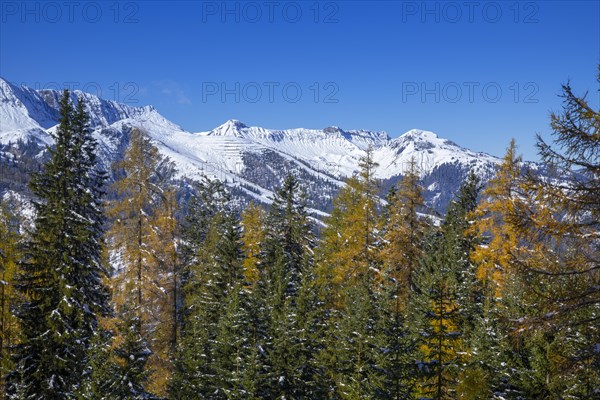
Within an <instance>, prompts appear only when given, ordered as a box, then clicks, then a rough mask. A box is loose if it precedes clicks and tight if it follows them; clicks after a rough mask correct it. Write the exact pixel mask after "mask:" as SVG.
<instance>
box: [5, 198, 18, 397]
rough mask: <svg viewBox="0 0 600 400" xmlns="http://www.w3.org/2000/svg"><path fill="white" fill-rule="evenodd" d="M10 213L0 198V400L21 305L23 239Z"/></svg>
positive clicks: (11, 206) (9, 363)
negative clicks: (19, 280)
mask: <svg viewBox="0 0 600 400" xmlns="http://www.w3.org/2000/svg"><path fill="white" fill-rule="evenodd" d="M13 209H14V206H13V205H12V204H11V202H10V201H3V200H2V199H1V198H0V360H1V361H0V399H5V398H6V397H5V396H6V386H5V380H4V379H5V376H6V375H7V374H8V373H9V372H10V371H12V370H13V368H14V364H13V360H12V357H11V354H12V351H13V348H14V347H15V346H16V345H17V344H18V342H19V336H20V334H19V324H18V320H17V318H16V317H15V315H14V314H13V308H14V307H15V306H16V305H17V304H18V303H19V302H20V301H21V299H20V297H21V296H20V295H19V292H18V291H17V290H16V289H15V284H16V278H17V274H18V260H19V243H20V241H21V240H22V238H21V233H20V229H19V220H18V219H17V216H16V215H15V214H14V211H13Z"/></svg>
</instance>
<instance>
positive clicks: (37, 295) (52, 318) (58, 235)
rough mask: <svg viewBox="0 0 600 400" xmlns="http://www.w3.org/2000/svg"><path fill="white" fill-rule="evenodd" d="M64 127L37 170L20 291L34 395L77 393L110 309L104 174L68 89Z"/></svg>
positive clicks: (27, 385)
mask: <svg viewBox="0 0 600 400" xmlns="http://www.w3.org/2000/svg"><path fill="white" fill-rule="evenodd" d="M60 115H61V118H60V124H59V126H58V128H57V130H56V133H55V134H54V139H55V146H54V148H50V149H48V151H49V153H50V160H49V161H48V163H47V164H46V165H45V166H44V169H43V171H42V172H40V173H37V174H33V176H32V180H31V184H30V188H31V191H32V192H33V194H34V195H35V196H36V200H35V201H34V202H33V205H34V207H35V211H36V217H35V229H34V230H33V232H31V234H30V239H29V240H28V242H27V244H26V246H25V251H24V259H23V264H22V274H21V276H20V282H19V289H20V290H21V291H22V292H23V293H24V294H25V295H26V296H27V301H26V302H24V303H23V304H22V305H21V306H20V308H19V311H18V317H19V320H20V323H21V326H22V331H23V341H22V343H21V344H20V345H19V348H18V349H17V353H16V363H17V368H18V369H19V370H21V371H22V372H23V373H24V374H25V376H26V379H25V382H24V387H21V388H19V387H13V388H12V393H16V392H17V391H22V392H23V393H26V396H28V398H32V399H38V398H39V399H69V398H74V396H75V392H76V391H77V390H78V388H79V386H80V384H81V382H82V380H83V376H82V374H83V373H84V371H86V363H87V357H86V356H87V349H88V347H89V346H90V342H91V341H92V340H93V338H94V335H95V334H96V331H97V329H98V317H99V316H102V315H106V314H107V313H108V312H109V311H110V308H109V305H108V293H107V290H106V288H105V287H104V285H103V282H102V277H103V276H105V274H106V271H105V270H104V268H103V266H102V263H101V250H102V242H101V238H102V225H103V217H102V208H101V202H100V195H101V194H102V192H101V190H102V188H101V185H102V182H103V179H104V175H103V174H101V173H99V172H98V170H97V169H96V159H95V154H94V152H95V146H96V143H95V141H94V140H93V138H92V136H91V133H90V130H89V128H88V124H87V117H86V114H85V111H84V106H83V103H82V102H81V100H80V102H79V104H78V106H77V110H73V106H72V105H71V103H70V96H69V92H68V91H65V92H64V93H63V97H62V98H61V101H60Z"/></svg>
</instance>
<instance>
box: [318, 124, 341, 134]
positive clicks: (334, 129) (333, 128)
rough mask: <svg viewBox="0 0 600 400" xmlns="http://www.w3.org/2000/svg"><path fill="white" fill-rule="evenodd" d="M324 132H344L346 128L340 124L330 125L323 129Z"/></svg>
mask: <svg viewBox="0 0 600 400" xmlns="http://www.w3.org/2000/svg"><path fill="white" fill-rule="evenodd" d="M323 132H325V133H343V132H344V130H343V129H342V128H340V127H339V126H335V125H333V126H328V127H327V128H325V129H323Z"/></svg>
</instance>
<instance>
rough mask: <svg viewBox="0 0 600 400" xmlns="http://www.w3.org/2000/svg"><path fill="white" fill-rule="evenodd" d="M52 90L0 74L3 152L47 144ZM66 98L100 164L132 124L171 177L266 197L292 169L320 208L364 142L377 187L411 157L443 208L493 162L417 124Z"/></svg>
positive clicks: (432, 201)
mask: <svg viewBox="0 0 600 400" xmlns="http://www.w3.org/2000/svg"><path fill="white" fill-rule="evenodd" d="M61 95H62V93H61V92H60V91H57V90H47V89H44V90H33V89H30V88H27V87H25V86H16V85H13V84H11V83H10V82H8V81H6V80H4V79H2V78H0V112H1V114H2V115H1V116H0V145H1V146H2V148H3V150H2V151H3V152H4V153H7V152H10V151H11V150H10V148H11V146H13V147H14V145H15V143H16V142H18V141H21V142H28V141H35V142H37V143H39V145H40V147H42V146H45V145H48V144H52V143H53V139H52V135H51V134H52V132H53V130H55V126H56V124H57V123H58V99H59V98H60V96H61ZM71 99H72V101H76V100H79V99H83V100H84V101H85V104H86V111H87V112H88V114H89V116H90V126H91V128H92V130H93V134H94V136H95V137H96V139H97V140H98V143H99V146H98V151H99V158H100V160H101V163H102V164H103V167H104V168H109V167H110V165H111V163H112V162H114V161H116V160H118V159H120V157H122V155H123V152H124V150H125V148H126V146H127V144H128V137H129V133H130V132H131V130H132V129H135V128H138V129H142V130H143V131H145V132H146V133H147V134H148V136H149V137H150V139H151V140H152V142H153V143H154V144H155V145H156V146H157V147H158V149H159V151H160V152H161V153H162V154H163V155H165V156H168V157H169V158H171V159H172V160H173V162H174V163H175V166H176V168H177V170H178V177H179V178H182V179H191V180H197V179H201V177H202V176H209V177H212V178H217V179H221V180H223V181H225V182H226V183H227V184H228V186H230V187H232V188H234V189H235V190H237V191H238V192H239V193H241V194H242V195H247V196H248V197H249V198H252V199H254V200H258V201H261V202H269V201H270V197H271V196H272V194H273V191H274V190H275V189H276V188H277V187H278V185H279V184H280V183H281V181H282V180H283V177H284V175H285V174H287V173H295V174H296V175H298V176H299V177H300V179H301V181H303V183H304V184H305V185H306V186H307V187H308V188H309V189H308V193H307V194H308V195H309V197H312V200H311V201H312V202H313V204H312V205H311V206H312V207H313V208H314V209H315V210H320V211H322V212H327V211H329V210H330V209H331V199H332V197H333V196H334V195H335V192H336V191H337V190H338V189H339V187H341V186H342V185H343V184H344V183H343V182H344V180H345V179H347V178H348V177H350V176H352V175H353V174H355V173H356V172H357V168H358V161H359V159H360V157H362V156H363V155H364V154H365V151H366V150H367V148H369V147H371V148H372V149H373V157H374V159H375V161H376V162H377V163H378V164H379V167H378V168H377V169H376V172H375V176H376V177H377V178H379V179H381V181H382V185H383V186H384V188H385V187H389V186H391V185H393V184H394V183H395V182H397V181H398V179H400V178H401V176H402V174H403V173H404V171H405V170H406V168H407V166H408V164H409V163H410V162H411V161H412V160H414V161H415V162H416V164H417V166H418V168H419V170H420V173H421V177H422V179H423V182H424V184H426V186H425V187H426V191H425V198H426V201H427V203H428V205H429V206H430V207H431V208H433V209H435V210H436V211H438V212H443V211H444V210H445V207H446V206H447V204H448V202H449V201H450V198H451V196H452V195H453V193H454V192H455V191H456V190H457V189H458V187H459V186H460V182H462V180H463V179H464V178H465V177H466V174H468V172H469V171H471V170H473V171H475V173H476V174H477V175H478V176H479V177H480V178H481V179H482V181H484V182H485V181H487V180H488V179H489V178H490V177H491V176H492V175H493V173H494V171H495V168H496V166H497V165H498V164H499V162H500V159H499V158H497V157H494V156H492V155H489V154H487V153H482V152H473V151H471V150H469V149H466V148H464V147H461V146H459V145H458V144H456V143H454V142H453V141H451V140H447V139H444V138H441V137H439V136H438V135H437V134H435V133H433V132H430V131H426V130H420V129H411V130H409V131H408V132H405V133H404V134H402V135H400V136H398V137H395V138H391V137H390V136H389V135H388V134H387V133H386V132H384V131H369V130H364V129H360V130H345V129H342V128H340V127H338V126H329V127H326V128H323V129H307V128H293V129H267V128H264V127H256V126H248V125H246V124H245V123H243V122H241V121H239V120H236V119H230V120H227V121H225V123H223V124H222V125H220V126H218V127H215V128H213V129H212V130H209V131H206V132H189V131H186V130H184V129H182V128H181V127H180V126H179V125H177V124H175V123H173V122H172V121H169V120H168V119H167V118H165V117H164V116H162V115H161V114H160V113H159V112H158V110H156V108H154V107H153V106H142V107H137V106H129V105H125V104H120V103H118V102H115V101H111V100H105V99H101V98H98V97H97V96H94V95H92V94H89V93H85V92H81V91H73V92H71ZM1 155H2V154H1V153H0V156H1Z"/></svg>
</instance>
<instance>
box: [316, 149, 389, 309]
mask: <svg viewBox="0 0 600 400" xmlns="http://www.w3.org/2000/svg"><path fill="white" fill-rule="evenodd" d="M359 167H360V172H359V174H358V176H354V177H351V178H350V179H348V181H347V182H346V185H345V186H344V187H343V188H342V189H340V191H339V193H338V195H337V196H336V198H335V199H334V200H333V207H334V208H333V212H332V213H331V216H330V218H329V219H328V220H327V226H326V227H325V228H324V229H323V232H322V239H321V243H320V246H319V250H318V253H319V257H318V267H317V269H318V271H317V274H318V279H319V284H320V286H321V287H322V293H323V295H324V296H326V297H327V299H326V303H327V304H329V306H335V307H337V308H341V307H343V304H342V303H341V298H342V297H343V294H342V292H343V287H344V286H345V285H352V284H353V282H354V281H355V280H358V279H359V277H360V276H361V275H363V274H367V273H379V269H380V266H379V264H380V262H379V259H378V254H377V249H378V245H379V242H380V238H379V232H378V227H377V220H378V198H377V194H378V186H377V182H376V180H375V169H376V168H377V163H376V162H375V161H374V160H373V149H372V148H369V149H368V150H367V152H366V155H365V156H363V157H362V158H361V159H360V164H359Z"/></svg>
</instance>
